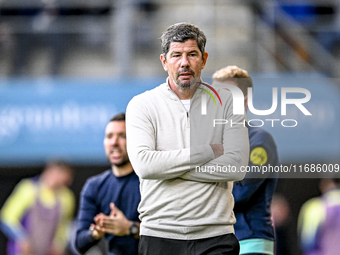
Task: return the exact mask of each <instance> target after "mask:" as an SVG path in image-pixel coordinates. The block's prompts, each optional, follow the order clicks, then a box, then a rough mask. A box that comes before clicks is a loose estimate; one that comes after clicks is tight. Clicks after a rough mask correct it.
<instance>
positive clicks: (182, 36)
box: [126, 23, 249, 255]
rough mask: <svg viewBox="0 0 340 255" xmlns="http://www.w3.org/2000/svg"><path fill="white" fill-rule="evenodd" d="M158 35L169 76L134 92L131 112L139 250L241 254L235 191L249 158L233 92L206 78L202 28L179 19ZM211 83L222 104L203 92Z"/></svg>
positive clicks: (130, 149) (130, 141) (129, 132)
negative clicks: (148, 88) (138, 192)
mask: <svg viewBox="0 0 340 255" xmlns="http://www.w3.org/2000/svg"><path fill="white" fill-rule="evenodd" d="M161 40H162V54H161V56H160V59H161V62H162V65H163V68H164V70H165V71H166V72H168V75H169V77H168V78H167V80H166V82H165V83H163V84H161V85H160V86H158V87H156V88H155V89H153V90H151V91H146V92H144V93H142V94H140V95H138V96H136V97H134V98H133V99H132V100H131V101H130V103H129V105H128V107H127V114H126V117H127V119H126V130H127V149H128V154H129V157H130V161H131V163H132V165H133V167H134V169H135V172H136V174H137V175H138V176H139V178H140V190H141V202H140V204H139V208H138V211H139V213H140V219H141V229H140V235H141V239H140V247H139V254H148V255H157V254H161V255H167V254H169V255H173V254H180V255H185V254H188V255H189V254H194V255H199V254H209V255H210V254H228V255H233V254H238V253H239V244H238V241H237V239H236V237H235V236H234V234H233V233H234V229H233V224H234V223H235V216H234V213H233V206H234V200H233V196H232V194H231V191H232V187H233V184H232V182H233V181H235V180H241V179H243V178H244V175H245V172H244V171H242V167H244V166H246V165H247V163H248V156H249V140H248V132H247V128H246V127H245V124H244V116H243V115H234V114H233V100H232V94H231V92H230V91H227V90H223V89H216V90H217V91H215V90H214V89H213V88H211V87H210V88H209V85H208V84H205V83H203V82H202V80H201V71H202V69H203V68H204V66H205V64H206V61H207V58H208V53H207V52H205V49H204V48H205V43H206V38H205V35H204V33H203V32H202V31H201V30H200V29H199V28H197V27H196V26H194V25H192V24H188V23H178V24H175V25H172V26H170V27H169V28H168V29H167V30H166V31H165V32H164V33H163V35H162V38H161ZM210 89H212V91H214V93H215V92H216V93H215V97H216V96H217V97H218V98H219V99H220V102H219V103H220V104H218V105H215V103H214V101H215V99H214V96H211V97H207V96H206V93H208V92H209V90H210ZM208 94H210V95H212V94H211V93H208ZM202 97H203V98H204V100H203V101H202V100H201V98H202ZM203 104H205V105H204V106H205V110H204V109H203V108H204V107H203ZM207 109H208V112H207ZM217 119H218V120H220V121H217V122H218V123H221V122H223V123H224V124H223V125H221V124H218V125H215V124H216V123H217V122H216V120H217ZM221 120H223V121H221Z"/></svg>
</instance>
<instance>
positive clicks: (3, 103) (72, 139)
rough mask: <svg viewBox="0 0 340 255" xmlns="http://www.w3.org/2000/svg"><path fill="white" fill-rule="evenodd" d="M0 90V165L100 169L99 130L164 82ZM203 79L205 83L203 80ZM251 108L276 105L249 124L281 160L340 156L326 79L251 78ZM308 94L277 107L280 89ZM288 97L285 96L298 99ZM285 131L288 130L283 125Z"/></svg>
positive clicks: (24, 82) (36, 84)
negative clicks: (60, 163)
mask: <svg viewBox="0 0 340 255" xmlns="http://www.w3.org/2000/svg"><path fill="white" fill-rule="evenodd" d="M0 82H1V85H0V166H15V165H25V166H27V165H37V164H42V163H43V162H45V161H46V160H49V159H54V158H56V159H60V158H61V159H64V160H67V161H69V162H71V163H74V164H93V165H96V164H105V163H106V158H105V153H104V149H103V137H104V130H105V126H106V124H107V122H108V121H109V119H110V118H111V117H112V116H113V115H115V114H117V113H119V112H123V111H125V109H126V106H127V104H128V102H129V101H130V100H131V98H132V97H133V96H135V95H137V94H140V93H142V92H144V91H146V90H149V89H152V88H154V87H156V86H157V85H159V84H160V83H162V82H164V78H153V79H134V80H129V79H125V80H119V79H85V78H58V79H52V78H39V79H33V78H26V79H2V80H1V81H0ZM207 82H209V81H208V80H207ZM253 82H254V93H253V106H254V108H255V109H258V110H261V109H262V110H265V109H269V108H271V106H272V102H273V101H272V99H273V95H272V90H273V88H277V91H278V94H277V102H278V105H277V108H276V110H275V111H274V112H273V113H272V114H270V115H268V116H267V115H266V116H259V115H256V114H253V113H251V112H249V111H248V121H250V122H249V123H250V124H251V125H255V126H262V127H263V128H264V129H266V130H268V131H269V132H270V133H271V134H272V135H273V137H274V139H275V141H276V143H277V147H278V152H279V156H280V161H281V163H289V162H337V161H339V155H340V132H339V126H340V119H339V115H340V102H339V98H340V89H339V85H338V84H337V83H336V81H335V80H332V79H327V78H319V77H316V78H311V79H306V78H289V77H288V78H254V79H253ZM292 87H299V88H304V89H307V90H308V91H309V92H310V94H311V99H310V100H309V101H308V102H306V103H304V104H303V106H304V107H305V108H306V109H307V110H308V111H309V112H310V113H311V115H310V116H307V115H305V114H304V113H303V112H302V111H301V109H299V108H298V107H297V106H296V105H294V104H288V105H287V107H286V109H287V113H286V115H283V114H282V112H281V110H282V105H281V103H282V100H281V94H282V88H292ZM304 96H305V95H304V94H303V93H287V96H286V97H287V98H301V97H302V98H303V97H304ZM289 126H291V127H289Z"/></svg>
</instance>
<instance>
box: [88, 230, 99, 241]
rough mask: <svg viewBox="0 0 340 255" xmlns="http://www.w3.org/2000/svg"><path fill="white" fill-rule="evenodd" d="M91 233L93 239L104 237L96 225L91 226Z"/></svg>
mask: <svg viewBox="0 0 340 255" xmlns="http://www.w3.org/2000/svg"><path fill="white" fill-rule="evenodd" d="M89 234H90V238H91V239H93V241H94V240H99V239H100V238H102V235H100V234H99V233H98V231H97V230H96V229H95V227H93V226H90V228H89Z"/></svg>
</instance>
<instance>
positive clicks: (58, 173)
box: [42, 165, 73, 190]
mask: <svg viewBox="0 0 340 255" xmlns="http://www.w3.org/2000/svg"><path fill="white" fill-rule="evenodd" d="M42 179H43V182H44V183H45V184H46V185H47V186H48V187H49V188H51V189H54V190H57V189H60V188H62V187H67V186H70V185H71V183H72V181H73V172H72V169H71V168H69V167H68V166H59V165H50V166H48V167H47V168H46V169H45V171H44V173H43V177H42Z"/></svg>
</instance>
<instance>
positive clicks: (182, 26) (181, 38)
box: [161, 22, 207, 59]
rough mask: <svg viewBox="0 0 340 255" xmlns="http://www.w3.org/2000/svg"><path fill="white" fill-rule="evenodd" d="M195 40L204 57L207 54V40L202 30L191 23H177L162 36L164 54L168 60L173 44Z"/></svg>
mask: <svg viewBox="0 0 340 255" xmlns="http://www.w3.org/2000/svg"><path fill="white" fill-rule="evenodd" d="M189 39H194V40H196V41H197V45H198V48H199V49H200V51H201V53H202V55H203V53H204V52H205V50H204V49H205V44H206V42H207V39H206V37H205V35H204V33H203V31H202V30H200V29H199V28H198V27H196V26H195V25H192V24H189V23H185V22H182V23H176V24H174V25H172V26H170V27H168V28H167V30H166V31H165V32H164V33H163V34H162V36H161V42H162V44H161V46H162V54H163V55H164V57H165V59H166V54H167V53H168V52H169V49H170V43H171V42H185V41H186V40H189Z"/></svg>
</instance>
